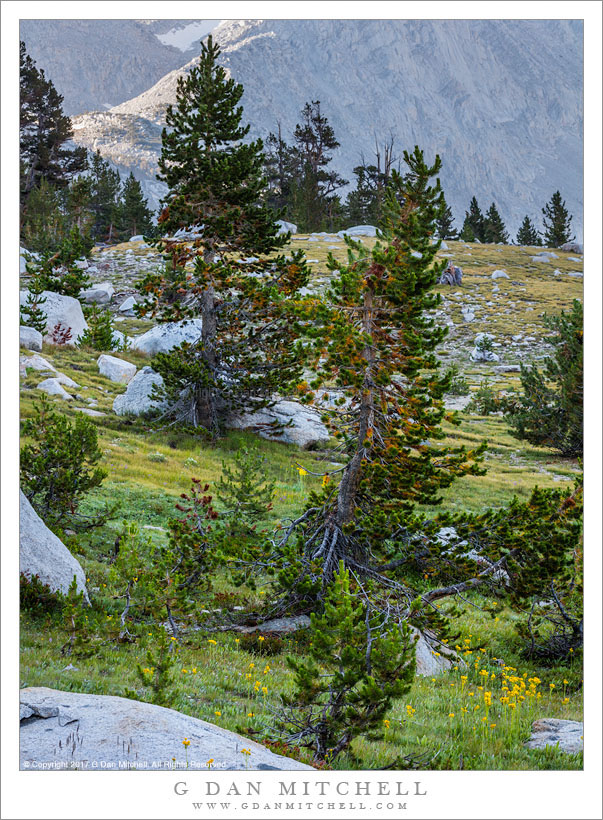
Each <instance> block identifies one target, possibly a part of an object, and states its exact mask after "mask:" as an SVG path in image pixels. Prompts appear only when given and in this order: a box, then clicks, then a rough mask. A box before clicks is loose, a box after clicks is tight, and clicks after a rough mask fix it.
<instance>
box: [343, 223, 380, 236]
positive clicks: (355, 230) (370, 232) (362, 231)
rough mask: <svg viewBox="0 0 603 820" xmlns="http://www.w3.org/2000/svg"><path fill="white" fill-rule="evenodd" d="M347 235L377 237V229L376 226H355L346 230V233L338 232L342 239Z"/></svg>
mask: <svg viewBox="0 0 603 820" xmlns="http://www.w3.org/2000/svg"><path fill="white" fill-rule="evenodd" d="M346 234H347V235H348V236H377V228H375V226H374V225H354V226H353V227H352V228H346V229H345V231H337V236H340V237H341V238H342V239H343V237H344V236H345V235H346Z"/></svg>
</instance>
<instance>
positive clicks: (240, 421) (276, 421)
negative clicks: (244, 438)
mask: <svg viewBox="0 0 603 820" xmlns="http://www.w3.org/2000/svg"><path fill="white" fill-rule="evenodd" d="M276 425H290V426H286V427H285V426H283V427H281V428H280V432H279V428H277V427H276ZM227 427H229V428H231V429H234V430H255V431H257V433H258V434H259V435H260V436H261V437H262V438H266V439H270V440H271V441H282V442H284V443H285V444H296V445H297V446H298V447H301V448H302V449H307V448H308V447H313V446H315V445H317V444H326V443H327V442H328V440H329V438H330V436H329V431H328V430H327V428H326V427H325V425H324V424H323V422H322V421H321V419H320V413H318V412H317V411H316V410H314V408H312V407H306V406H305V405H303V404H300V403H299V402H296V401H286V400H284V399H282V400H280V401H277V402H276V404H275V405H274V406H273V407H268V408H265V409H263V410H258V411H256V412H255V413H241V414H240V415H237V416H232V417H231V418H230V419H229V420H228V422H227Z"/></svg>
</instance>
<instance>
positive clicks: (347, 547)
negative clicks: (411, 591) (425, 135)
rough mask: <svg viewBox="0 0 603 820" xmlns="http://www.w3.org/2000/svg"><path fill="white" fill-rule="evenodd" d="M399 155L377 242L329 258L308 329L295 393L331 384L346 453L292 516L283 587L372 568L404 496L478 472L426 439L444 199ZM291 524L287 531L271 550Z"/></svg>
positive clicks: (416, 159)
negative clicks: (293, 541)
mask: <svg viewBox="0 0 603 820" xmlns="http://www.w3.org/2000/svg"><path fill="white" fill-rule="evenodd" d="M404 160H405V162H406V164H407V166H408V172H407V174H406V175H405V177H404V178H402V177H401V176H400V175H399V174H397V173H395V172H394V174H393V176H392V185H391V186H390V188H389V189H388V192H387V196H386V208H385V215H384V219H383V222H382V225H381V227H380V230H381V238H380V239H379V240H378V241H377V243H376V244H375V246H374V248H373V249H372V251H371V253H370V254H367V252H366V248H365V247H364V246H363V245H362V244H361V243H358V242H355V241H353V240H352V239H350V238H348V239H347V240H346V242H347V245H348V264H347V265H344V266H342V265H341V263H339V262H337V261H336V260H335V258H334V257H333V256H331V257H330V258H329V263H328V267H329V269H330V270H331V271H332V272H333V275H334V279H333V282H332V287H331V290H330V291H329V293H328V302H327V304H325V305H324V306H322V307H321V308H320V309H319V310H318V314H317V315H316V316H315V317H314V318H313V322H314V324H313V326H312V327H311V328H309V329H308V331H307V332H308V333H312V334H313V335H314V345H313V347H312V351H313V353H314V356H315V359H314V362H313V366H314V367H317V369H318V377H317V379H316V380H315V381H314V382H312V383H311V385H310V387H308V391H307V395H306V400H308V401H312V400H313V399H314V394H313V393H312V392H311V391H310V388H312V390H314V389H316V388H318V387H320V386H321V385H323V384H327V383H330V385H332V386H330V388H329V390H328V394H329V395H334V396H335V397H338V399H336V401H335V404H336V407H335V409H325V411H324V415H325V417H326V418H327V419H328V420H329V421H330V423H331V425H332V427H333V429H334V432H335V434H336V436H338V437H339V438H340V441H341V449H342V451H343V452H342V455H341V456H340V458H344V457H345V459H346V461H345V467H344V468H343V472H341V479H340V481H339V485H338V486H337V487H336V488H335V487H333V486H332V485H331V484H330V482H327V484H326V487H325V489H324V494H323V497H321V498H313V499H312V500H311V502H310V505H309V508H308V510H306V512H305V513H304V515H303V516H302V518H301V519H300V520H299V522H298V523H299V526H300V528H301V532H302V533H303V535H302V536H301V538H302V548H301V551H302V553H303V555H304V558H303V559H302V560H301V566H300V567H299V575H298V577H297V578H296V579H295V578H294V579H292V576H291V573H287V572H286V573H285V575H288V581H289V582H291V585H292V586H293V588H294V589H295V588H296V587H297V585H298V584H301V585H302V586H305V588H306V590H307V589H308V588H309V587H311V588H313V589H315V587H316V584H315V581H316V580H318V582H319V587H320V585H321V584H322V586H323V588H324V585H325V584H328V583H329V582H330V580H331V579H332V577H333V573H334V571H335V570H336V568H337V566H338V563H339V561H340V560H343V561H344V562H345V564H346V566H350V567H355V568H356V569H359V571H362V570H361V569H360V568H361V567H363V566H364V567H367V566H368V565H369V563H370V564H371V565H372V567H373V568H374V569H375V568H376V567H377V566H378V561H377V556H379V555H381V556H383V545H384V543H385V541H386V540H387V538H388V537H390V535H391V533H393V532H394V531H395V530H396V529H397V528H398V526H399V525H400V523H401V521H402V520H403V519H404V517H405V516H406V515H408V514H410V513H411V512H412V510H413V508H414V506H415V504H423V503H429V504H434V503H437V502H438V500H439V499H438V495H437V494H438V491H439V490H440V489H442V488H444V487H448V486H449V485H450V484H451V483H452V482H453V481H454V479H455V478H456V477H457V476H462V475H465V474H479V473H480V469H479V467H478V462H479V461H480V460H481V453H482V452H483V448H477V449H476V450H475V451H470V452H467V451H466V450H465V449H464V448H457V449H455V448H450V447H448V446H438V444H437V440H438V439H442V438H443V436H444V434H443V432H442V429H441V427H440V424H441V422H442V420H443V419H444V417H446V410H445V407H444V402H443V395H444V393H445V392H446V390H447V388H448V384H449V381H450V376H449V375H444V376H442V375H441V374H440V373H439V364H438V361H437V359H436V356H435V353H434V351H435V348H436V347H437V346H438V345H439V343H440V342H441V341H442V340H443V338H444V337H445V335H446V332H447V329H446V328H441V327H436V326H435V324H434V321H433V319H430V318H428V317H427V315H426V312H427V311H429V310H432V309H433V308H434V307H436V306H437V304H439V301H440V296H439V295H438V294H437V293H436V292H434V291H433V286H434V285H435V284H436V283H437V281H438V279H439V277H440V275H441V273H442V270H443V268H444V264H445V263H435V264H434V261H435V255H436V253H437V251H438V247H439V244H438V243H435V244H433V243H432V238H433V235H434V232H435V221H436V219H437V218H438V217H439V216H441V214H442V210H443V202H442V194H441V189H440V184H439V180H437V182H436V184H435V185H433V186H432V185H430V179H431V178H432V177H433V176H434V175H435V174H437V172H438V171H439V168H440V160H439V157H436V161H435V163H434V165H433V166H432V167H429V166H427V165H426V164H425V161H424V159H423V152H422V151H420V150H419V148H418V147H416V148H415V150H414V152H413V153H412V154H408V152H405V153H404ZM337 271H340V273H337ZM338 401H339V403H341V404H342V407H341V408H338V407H337V403H338ZM318 406H320V401H318ZM295 531H296V527H295V526H294V527H291V528H290V529H289V530H288V531H287V535H286V536H285V538H284V540H283V542H282V544H281V548H282V549H285V548H286V546H287V543H288V539H289V537H290V534H291V533H293V532H295ZM297 531H298V532H299V530H297ZM317 562H320V567H319V568H317ZM296 571H297V570H296ZM375 572H377V570H376V569H375ZM293 574H295V572H294V573H293ZM283 577H284V576H283ZM308 578H309V579H313V580H312V581H311V583H310V584H309V587H308V585H307V584H306V580H307V579H308ZM297 594H298V593H297V590H296V591H295V592H294V595H297ZM304 594H305V592H304Z"/></svg>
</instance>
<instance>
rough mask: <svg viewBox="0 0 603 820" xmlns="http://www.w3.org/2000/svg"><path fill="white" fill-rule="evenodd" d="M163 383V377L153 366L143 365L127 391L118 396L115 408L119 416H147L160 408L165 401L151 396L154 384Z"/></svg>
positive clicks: (114, 403)
mask: <svg viewBox="0 0 603 820" xmlns="http://www.w3.org/2000/svg"><path fill="white" fill-rule="evenodd" d="M155 384H156V385H158V386H160V385H162V384H163V379H162V378H161V376H160V375H159V373H156V372H155V371H154V370H153V368H152V367H143V368H141V369H140V370H139V371H138V373H137V374H136V375H135V376H134V378H133V379H132V380H131V381H130V382H129V384H128V388H127V390H126V392H125V393H122V394H121V395H120V396H116V398H115V401H114V402H113V410H114V411H115V412H116V413H117V415H118V416H145V415H147V414H148V413H152V412H155V411H157V410H160V409H161V408H162V407H163V406H164V405H163V402H160V401H157V400H156V399H152V398H151V393H152V391H153V385H155Z"/></svg>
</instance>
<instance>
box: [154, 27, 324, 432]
mask: <svg viewBox="0 0 603 820" xmlns="http://www.w3.org/2000/svg"><path fill="white" fill-rule="evenodd" d="M219 54H220V50H219V48H218V46H216V45H214V44H213V41H212V39H211V37H209V38H208V40H207V43H206V44H202V54H201V57H200V61H199V64H198V66H196V67H195V68H194V69H193V70H192V71H191V72H190V73H189V74H188V75H186V77H183V78H181V79H180V80H179V83H178V89H177V104H176V106H175V107H172V106H170V107H169V108H168V112H167V115H166V122H167V124H168V126H169V127H170V128H171V130H170V131H169V133H168V131H167V130H165V131H164V133H163V147H162V155H161V159H160V161H159V167H160V169H161V174H160V179H162V180H163V181H164V182H166V183H167V184H168V186H169V187H170V192H169V194H168V197H167V200H166V207H165V208H164V210H163V212H162V215H161V217H160V219H159V222H160V227H161V229H162V230H164V231H165V230H169V231H176V230H178V229H182V228H187V227H190V226H201V225H202V226H203V229H202V236H201V237H198V238H195V239H193V240H192V242H188V243H186V242H184V241H183V240H180V239H177V238H175V237H172V238H169V237H168V238H161V239H158V240H156V243H155V244H156V245H157V247H159V248H160V250H162V252H163V253H164V257H165V260H166V265H165V267H164V270H163V271H162V272H160V273H152V274H149V275H147V276H146V277H145V278H144V279H143V281H142V282H141V283H140V284H139V290H140V291H141V292H142V293H143V294H145V295H146V297H147V298H146V300H145V302H143V303H142V305H140V306H139V307H138V310H139V312H140V314H141V315H146V314H150V315H151V316H153V317H155V318H157V319H159V320H160V321H172V320H178V319H186V318H192V317H195V316H199V317H200V318H201V319H202V335H201V338H200V340H199V341H198V342H197V343H195V344H192V345H191V344H184V345H182V346H181V347H179V348H177V349H176V350H174V351H171V352H170V353H167V354H159V355H158V356H157V357H156V358H155V359H154V363H153V366H154V368H155V369H156V370H157V372H159V373H160V374H161V376H162V377H163V380H164V388H163V389H164V395H165V396H166V397H167V399H168V404H169V410H168V414H169V415H171V416H173V417H174V418H176V419H177V420H180V421H181V422H184V423H187V424H189V425H191V426H193V427H198V428H202V429H204V430H206V431H207V432H208V433H209V434H210V435H211V436H212V437H214V438H215V437H217V436H218V435H220V431H221V427H222V424H223V420H224V418H225V416H226V415H227V414H228V413H230V412H232V410H233V409H235V408H247V409H249V407H256V408H260V407H263V406H266V404H268V403H269V402H270V400H271V396H272V394H273V393H274V392H276V391H277V390H278V389H279V388H280V389H285V388H286V386H287V385H288V384H290V383H291V382H294V383H295V382H297V381H298V380H299V375H300V364H299V355H298V353H297V350H296V347H295V344H294V343H295V339H296V336H297V332H296V324H295V321H294V320H293V316H292V310H293V306H294V303H295V299H296V298H298V297H297V293H298V290H299V289H300V288H301V287H303V286H304V285H305V284H306V283H307V282H308V281H309V277H310V271H309V268H308V266H307V265H306V264H305V260H304V256H303V253H299V252H294V253H293V254H292V255H291V256H290V257H289V258H288V259H287V258H285V257H284V256H281V255H279V256H278V257H277V258H276V259H267V258H265V255H266V254H269V253H271V252H273V251H275V250H278V249H279V248H281V247H282V246H283V245H284V244H286V243H287V241H288V236H286V235H285V236H278V226H277V225H276V222H275V220H276V214H275V213H274V212H273V211H272V210H271V209H270V208H269V207H268V206H267V205H266V204H265V203H264V202H263V201H262V196H263V193H264V189H265V180H264V179H263V177H262V168H263V164H264V159H263V155H262V153H261V151H262V143H261V141H260V140H258V141H256V142H252V143H243V142H241V140H242V139H243V138H244V137H245V136H246V134H247V132H248V130H249V126H242V125H241V117H242V108H241V107H240V106H238V105H237V104H238V102H239V101H240V99H241V96H242V94H243V88H242V86H241V85H237V84H236V83H235V82H234V80H232V79H226V73H225V70H224V69H223V68H222V67H221V66H220V65H218V63H217V59H218V57H219ZM200 148H202V149H203V150H200ZM262 257H264V258H262ZM189 262H190V263H192V268H191V265H188V266H187V263H189Z"/></svg>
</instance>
